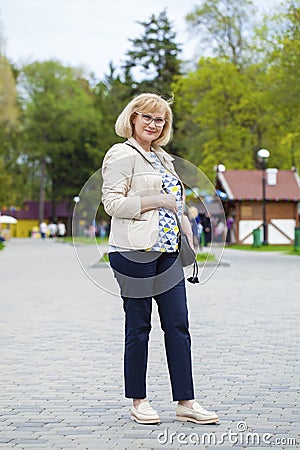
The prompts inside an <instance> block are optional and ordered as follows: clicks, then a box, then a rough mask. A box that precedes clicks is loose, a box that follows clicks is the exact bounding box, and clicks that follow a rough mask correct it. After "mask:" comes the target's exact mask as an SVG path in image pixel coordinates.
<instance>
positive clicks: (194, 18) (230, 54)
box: [186, 0, 255, 67]
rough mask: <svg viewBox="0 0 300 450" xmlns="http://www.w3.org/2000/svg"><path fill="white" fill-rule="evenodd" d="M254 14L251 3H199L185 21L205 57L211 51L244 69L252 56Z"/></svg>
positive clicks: (225, 0)
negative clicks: (197, 38)
mask: <svg viewBox="0 0 300 450" xmlns="http://www.w3.org/2000/svg"><path fill="white" fill-rule="evenodd" d="M254 13H255V9H254V6H253V2H252V1H251V0H202V1H200V4H199V5H196V6H195V7H194V10H193V11H192V12H191V13H189V14H188V15H187V16H186V21H187V23H188V25H189V27H190V30H191V31H192V32H193V33H196V34H197V36H199V39H200V42H201V43H202V50H203V51H205V53H207V52H209V54H211V52H212V51H213V52H214V54H215V55H216V56H219V57H226V58H228V59H229V61H231V62H232V63H233V64H236V65H237V66H239V67H243V66H244V65H245V64H246V63H248V62H249V58H250V61H251V57H252V56H253V55H252V53H251V48H252V43H251V41H252V38H253V35H254V30H253V25H252V17H253V16H254Z"/></svg>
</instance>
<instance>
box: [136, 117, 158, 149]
mask: <svg viewBox="0 0 300 450" xmlns="http://www.w3.org/2000/svg"><path fill="white" fill-rule="evenodd" d="M151 119H154V120H151ZM132 122H133V124H134V132H133V137H134V138H135V140H136V141H137V142H138V143H139V144H141V145H142V146H144V147H146V148H147V149H150V146H151V143H152V141H154V140H155V139H157V138H158V137H159V136H160V135H161V133H162V131H163V125H164V124H165V113H164V112H163V110H162V109H156V110H155V111H151V113H150V112H149V113H148V111H143V112H140V111H137V112H136V114H134V116H133V119H132Z"/></svg>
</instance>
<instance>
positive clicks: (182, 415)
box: [176, 402, 220, 425]
mask: <svg viewBox="0 0 300 450" xmlns="http://www.w3.org/2000/svg"><path fill="white" fill-rule="evenodd" d="M176 420H180V421H181V422H194V423H200V424H203V425H204V424H209V423H220V420H219V417H218V415H217V413H215V412H214V411H206V409H204V408H202V406H200V405H199V403H197V402H194V403H193V407H192V408H188V407H186V406H183V405H179V404H178V405H177V408H176Z"/></svg>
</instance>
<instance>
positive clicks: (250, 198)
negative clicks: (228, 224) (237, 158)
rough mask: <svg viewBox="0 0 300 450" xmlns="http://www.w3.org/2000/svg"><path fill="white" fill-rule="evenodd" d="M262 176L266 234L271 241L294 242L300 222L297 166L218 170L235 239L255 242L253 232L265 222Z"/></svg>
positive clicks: (220, 186)
mask: <svg viewBox="0 0 300 450" xmlns="http://www.w3.org/2000/svg"><path fill="white" fill-rule="evenodd" d="M263 176H265V205H266V223H267V237H268V242H269V243H270V244H291V243H293V241H294V234H295V227H298V226H299V204H300V203H299V202H300V179H299V175H298V173H297V171H296V170H277V169H266V172H265V173H264V172H263V171H262V170H225V171H224V172H218V173H217V189H219V190H220V191H221V192H224V193H225V194H226V199H224V200H223V205H224V209H225V213H226V216H227V217H232V218H233V219H234V222H233V223H234V226H233V233H232V242H237V243H244V244H249V243H252V242H253V238H252V232H253V230H254V229H256V228H262V225H263V181H262V180H263Z"/></svg>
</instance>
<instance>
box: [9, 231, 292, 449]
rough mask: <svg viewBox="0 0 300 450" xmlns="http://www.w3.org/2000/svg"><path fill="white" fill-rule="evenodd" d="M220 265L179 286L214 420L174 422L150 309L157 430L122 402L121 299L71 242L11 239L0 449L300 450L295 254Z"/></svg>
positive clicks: (198, 380) (239, 255)
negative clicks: (102, 284) (206, 276)
mask: <svg viewBox="0 0 300 450" xmlns="http://www.w3.org/2000/svg"><path fill="white" fill-rule="evenodd" d="M224 258H225V259H227V260H229V261H230V266H229V267H226V266H225V267H219V268H218V269H217V271H216V273H215V274H214V275H213V277H212V278H211V279H210V280H209V281H208V282H207V283H205V284H204V285H202V286H199V285H188V298H189V311H190V328H191V334H192V346H193V366H194V381H195V388H196V392H197V399H198V401H199V402H200V403H201V404H202V405H203V406H204V407H206V408H208V409H209V408H211V409H214V410H216V411H217V412H218V414H219V416H220V419H221V423H220V425H205V426H200V425H196V424H190V423H189V424H186V423H181V422H176V421H174V411H175V403H174V402H172V399H171V394H170V386H169V379H168V374H167V369H166V362H165V355H164V347H163V336H162V332H161V330H160V328H159V320H158V316H157V313H156V310H155V311H154V313H153V330H152V333H151V340H150V354H149V370H148V387H149V388H148V397H149V398H150V399H151V401H152V404H153V406H154V407H155V408H156V409H157V410H158V411H159V413H160V416H161V424H160V425H158V426H149V425H148V426H145V425H138V424H136V423H134V422H132V421H130V420H129V413H128V409H129V407H130V401H129V400H128V399H125V398H124V395H123V368H122V352H123V313H122V307H121V301H120V300H119V299H118V298H117V297H116V296H113V295H111V294H109V293H107V292H105V291H103V290H101V289H100V288H99V287H98V286H96V285H95V284H94V283H92V282H91V281H90V280H89V278H88V277H87V276H86V275H85V273H84V271H83V270H82V268H81V267H80V265H79V264H78V261H77V259H76V257H75V252H74V249H73V247H72V245H69V244H62V243H58V242H55V241H53V240H50V239H49V240H46V241H39V240H30V239H24V240H22V239H20V240H17V239H15V240H11V241H10V242H9V243H8V244H7V247H6V249H5V250H4V251H3V252H0V276H1V285H0V286H1V287H0V299H1V300H0V338H1V350H0V352H1V353H0V356H1V358H0V374H1V376H0V387H1V389H0V449H2V448H3V449H4V448H5V449H26V450H29V449H33V448H34V449H39V450H41V449H57V450H59V449H64V450H67V449H81V450H85V449H89V450H101V449H105V448H107V449H109V448H116V449H136V448H144V449H167V450H170V449H176V448H218V449H222V450H224V449H227V448H232V446H234V448H248V449H251V448H264V447H275V448H281V449H284V448H299V444H296V443H295V442H294V441H293V440H296V441H297V442H298V443H299V442H300V438H299V429H300V427H299V422H300V412H299V408H298V407H299V403H298V399H299V397H298V394H299V287H300V283H299V267H300V259H299V258H298V257H294V256H287V255H282V254H274V253H272V254H271V253H266V252H265V253H249V252H245V251H234V250H230V249H226V250H225V254H224ZM92 262H93V261H91V263H92ZM93 270H95V271H97V276H98V277H100V278H101V276H102V277H105V279H106V281H107V280H108V279H111V283H112V284H113V283H114V280H113V277H112V274H111V271H110V269H99V268H95V269H93ZM95 273H96V272H95ZM179 357H180V355H179ZM226 433H227V434H226Z"/></svg>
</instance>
